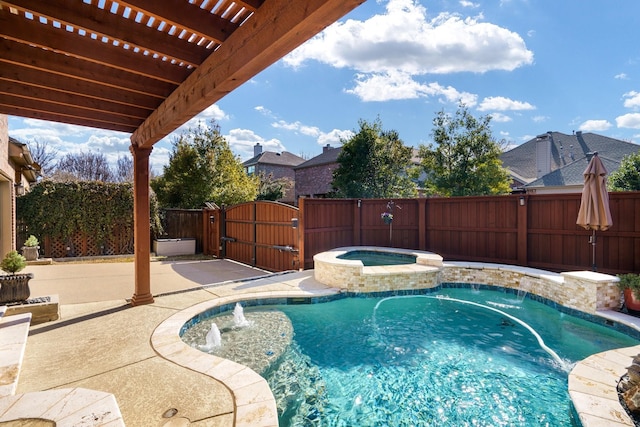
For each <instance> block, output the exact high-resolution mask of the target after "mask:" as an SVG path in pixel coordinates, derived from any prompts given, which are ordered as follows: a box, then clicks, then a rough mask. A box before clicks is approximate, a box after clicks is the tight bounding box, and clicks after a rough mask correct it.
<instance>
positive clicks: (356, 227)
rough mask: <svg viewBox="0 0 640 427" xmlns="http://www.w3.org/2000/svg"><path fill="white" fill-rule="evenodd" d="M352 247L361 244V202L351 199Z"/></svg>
mask: <svg viewBox="0 0 640 427" xmlns="http://www.w3.org/2000/svg"><path fill="white" fill-rule="evenodd" d="M352 202H353V203H352V205H353V246H360V245H361V244H362V220H361V218H362V215H360V213H361V212H362V210H361V206H362V200H360V199H353V200H352Z"/></svg>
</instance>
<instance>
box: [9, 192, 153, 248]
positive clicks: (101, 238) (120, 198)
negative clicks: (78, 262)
mask: <svg viewBox="0 0 640 427" xmlns="http://www.w3.org/2000/svg"><path fill="white" fill-rule="evenodd" d="M150 198H151V200H150V205H151V209H150V212H149V217H150V220H151V234H152V237H153V236H157V235H160V234H162V226H161V225H160V219H159V216H158V204H157V201H156V198H155V195H154V194H153V192H152V193H151V196H150ZM16 216H17V219H18V220H19V221H22V222H23V223H24V225H25V226H26V228H27V230H29V232H30V233H33V234H34V235H38V236H48V237H51V238H53V239H60V240H63V241H66V240H68V239H69V238H71V237H72V236H74V235H75V234H76V233H78V232H81V233H84V234H86V235H88V236H93V237H94V238H95V241H96V243H97V244H98V245H101V244H103V243H104V242H105V241H106V240H107V238H108V237H109V236H110V235H111V234H112V233H113V231H114V230H123V231H125V232H126V233H127V234H130V235H131V236H133V186H132V184H131V183H105V182H98V181H79V182H54V181H42V182H40V183H38V184H37V185H35V186H33V187H32V189H31V191H29V192H28V193H27V194H25V195H24V196H20V197H18V198H17V199H16Z"/></svg>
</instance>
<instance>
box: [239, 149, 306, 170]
mask: <svg viewBox="0 0 640 427" xmlns="http://www.w3.org/2000/svg"><path fill="white" fill-rule="evenodd" d="M301 163H304V159H303V158H302V157H300V156H296V155H295V154H291V153H289V152H287V151H283V152H282V153H276V152H274V151H263V152H262V153H260V154H258V155H257V156H254V157H252V158H250V159H249V160H247V161H245V162H244V163H242V165H243V166H251V165H257V164H261V165H278V166H291V167H293V166H298V165H299V164H301Z"/></svg>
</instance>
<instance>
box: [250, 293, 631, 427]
mask: <svg viewBox="0 0 640 427" xmlns="http://www.w3.org/2000/svg"><path fill="white" fill-rule="evenodd" d="M436 296H448V297H450V298H455V299H460V300H465V301H471V302H475V303H477V304H479V305H483V306H486V307H481V306H479V305H469V304H463V303H461V302H458V301H453V300H450V299H443V298H434V297H436ZM490 308H492V309H490ZM264 310H278V311H282V312H284V313H285V314H286V315H287V316H288V317H289V319H290V320H291V322H292V324H293V330H294V337H293V342H292V345H291V346H290V347H289V348H288V350H287V351H286V352H285V353H284V355H283V356H282V357H281V358H280V360H279V361H278V363H275V364H273V365H272V366H271V368H269V369H268V370H267V371H266V372H264V373H263V375H264V376H265V378H267V380H268V382H269V385H270V386H271V388H272V390H273V391H274V395H275V396H276V400H277V403H278V410H279V415H280V425H281V426H456V427H458V426H534V425H535V426H553V427H556V426H572V425H579V422H577V421H574V420H573V419H572V415H571V414H572V411H571V406H570V398H569V395H568V392H567V377H568V371H569V370H570V368H571V367H572V365H573V364H574V363H575V362H577V361H579V360H581V359H583V358H585V357H587V356H589V355H591V354H593V353H597V352H600V351H604V350H608V349H611V348H617V347H626V346H631V345H637V344H638V341H636V340H635V339H633V338H630V337H628V336H626V335H623V334H621V333H619V332H615V331H613V330H611V329H609V328H606V327H603V326H599V325H596V324H594V323H591V322H588V321H585V320H581V319H578V318H576V317H573V316H569V315H567V314H563V313H560V312H558V311H557V310H555V309H553V308H551V307H548V306H546V305H544V304H542V303H539V302H535V301H532V300H529V299H524V300H523V301H521V300H519V299H518V298H517V296H516V295H513V294H508V293H504V292H496V291H488V290H482V291H474V290H471V289H442V290H440V291H439V292H437V293H434V294H429V295H426V296H425V295H423V296H411V297H392V298H387V299H382V298H345V299H341V300H337V301H333V302H328V303H322V304H311V305H283V306H277V307H276V306H272V307H269V308H266V307H260V308H257V307H256V308H251V309H250V310H249V312H250V313H251V312H256V311H264ZM521 322H523V323H525V324H526V325H528V326H529V327H530V328H532V329H533V330H534V332H535V333H537V334H538V335H539V338H540V339H542V340H543V341H544V345H546V346H548V347H549V349H550V350H551V351H552V353H553V354H555V355H557V357H558V358H559V359H560V361H558V360H556V359H555V358H554V356H553V355H552V354H551V353H549V352H548V351H545V350H544V349H543V348H542V347H541V343H540V342H539V340H538V337H536V335H535V334H534V333H532V331H531V330H529V329H528V328H527V327H525V326H523V324H521Z"/></svg>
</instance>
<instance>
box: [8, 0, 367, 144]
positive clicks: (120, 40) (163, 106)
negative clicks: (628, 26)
mask: <svg viewBox="0 0 640 427" xmlns="http://www.w3.org/2000/svg"><path fill="white" fill-rule="evenodd" d="M362 2H364V0H305V1H293V2H292V1H290V0H269V1H265V0H234V1H227V0H212V1H207V0H162V1H158V0H117V1H115V0H84V1H79V0H56V1H41V0H0V114H9V115H14V116H22V117H30V118H36V119H42V120H48V121H54V122H62V123H71V124H76V125H82V126H89V127H94V128H102V129H109V130H116V131H122V132H127V133H132V136H131V142H132V144H133V145H136V146H138V147H143V148H149V147H151V146H153V144H155V143H156V142H158V141H159V140H160V139H162V138H163V137H165V136H166V135H168V134H169V133H171V132H172V131H174V130H175V129H177V128H178V127H179V126H180V125H182V124H183V123H185V122H186V121H187V120H189V119H190V118H192V117H193V116H195V115H196V114H198V113H200V112H201V111H203V110H204V109H205V108H207V107H209V106H210V105H212V104H213V103H215V102H217V101H218V100H220V99H221V98H222V97H224V96H225V95H226V94H228V93H229V92H231V91H232V90H234V89H236V88H237V87H239V86H240V85H242V84H243V83H245V82H247V81H248V80H249V79H251V78H252V77H253V76H254V75H256V74H257V73H259V72H260V71H262V70H264V69H265V68H267V67H268V66H270V65H271V64H273V63H275V62H276V61H277V60H279V59H280V58H282V57H283V56H284V55H286V54H287V53H289V52H291V51H292V50H293V49H295V48H296V47H297V46H299V45H300V44H302V43H303V42H305V41H306V40H308V39H309V38H311V37H313V36H314V35H315V34H317V33H319V32H320V31H322V30H323V29H324V28H325V27H326V26H328V25H330V24H332V23H334V22H335V21H336V20H337V19H339V18H340V17H342V16H343V15H345V14H346V13H347V12H349V11H351V10H352V9H354V8H355V7H356V6H358V5H359V4H360V3H362Z"/></svg>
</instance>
